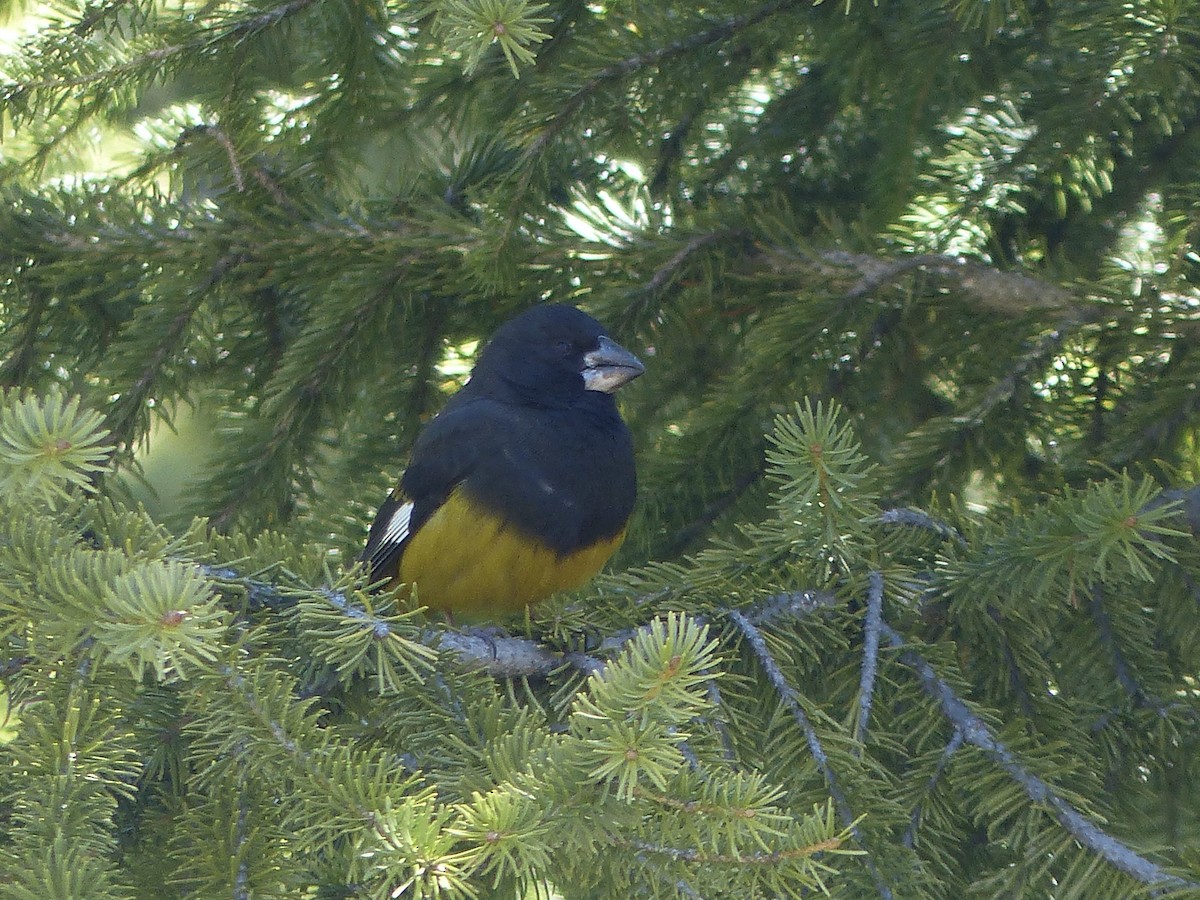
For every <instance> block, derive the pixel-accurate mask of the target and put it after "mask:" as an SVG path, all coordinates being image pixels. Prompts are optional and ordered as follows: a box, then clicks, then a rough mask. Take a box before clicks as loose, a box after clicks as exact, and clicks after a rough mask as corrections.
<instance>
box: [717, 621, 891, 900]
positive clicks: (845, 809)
mask: <svg viewBox="0 0 1200 900" xmlns="http://www.w3.org/2000/svg"><path fill="white" fill-rule="evenodd" d="M729 619H730V621H732V622H733V623H734V625H736V626H737V628H738V630H739V631H741V632H742V635H743V636H744V637H745V638H746V642H747V643H748V644H749V645H750V649H751V650H752V651H753V653H754V656H755V658H757V659H758V663H759V665H760V666H761V667H762V670H763V672H764V673H765V674H766V676H767V680H768V681H770V682H771V686H772V687H773V688H774V689H775V693H776V694H777V695H778V696H779V699H780V700H782V701H783V704H784V706H786V707H787V709H788V712H790V713H791V714H792V718H794V719H795V720H796V724H797V725H799V726H800V730H801V731H802V732H804V740H805V742H806V743H807V744H808V750H809V753H811V754H812V758H813V762H815V763H816V765H817V770H818V771H819V772H820V773H821V777H822V778H823V779H824V780H825V786H826V788H827V789H828V790H829V796H830V797H832V798H833V802H834V804H835V805H836V807H837V811H838V818H840V819H841V820H842V825H844V826H845V827H846V829H847V830H848V831H849V832H850V834H851V835H853V836H854V839H855V840H856V841H857V842H858V843H859V845H860V846H863V847H864V848H865V846H866V844H865V843H864V841H863V839H862V831H861V830H860V829H859V827H858V825H857V824H856V822H857V821H858V820H857V819H856V818H855V816H854V813H853V812H851V810H850V804H849V802H848V801H847V800H846V794H845V792H844V791H843V790H842V788H841V785H840V784H839V783H838V780H837V774H836V773H835V772H834V771H833V767H832V766H831V765H830V763H829V755H828V754H827V753H826V752H825V748H824V746H823V745H822V744H821V738H820V736H819V735H818V734H817V731H816V729H815V728H813V725H812V722H810V721H809V718H808V715H807V714H806V713H805V712H804V707H803V706H802V705H801V703H800V699H799V695H798V694H797V692H796V689H795V688H793V687H792V686H791V685H790V684H788V681H787V677H786V676H785V675H784V674H783V670H782V669H780V668H779V663H777V662H776V661H775V657H774V655H772V653H771V649H770V648H769V647H768V646H767V642H766V639H764V638H763V635H762V632H761V631H759V630H758V627H757V626H756V625H754V623H752V622H751V621H750V619H749V618H748V617H747V616H746V615H745V614H744V613H742V612H741V611H739V610H736V609H734V610H730V611H729ZM866 865H867V869H868V870H869V871H870V873H871V878H872V879H873V880H874V881H875V887H876V888H877V889H878V891H879V896H880V897H883V898H884V900H891V898H892V890H891V888H890V887H888V885H887V884H885V883H884V881H883V879H882V877H881V876H880V874H879V870H878V869H877V868H876V866H875V864H874V862H872V860H871V857H870V856H867V857H866Z"/></svg>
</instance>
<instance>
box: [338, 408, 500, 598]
mask: <svg viewBox="0 0 1200 900" xmlns="http://www.w3.org/2000/svg"><path fill="white" fill-rule="evenodd" d="M499 406H500V405H499V404H496V403H492V402H490V401H485V400H476V401H474V402H470V403H463V404H461V405H458V406H455V405H454V401H453V400H452V401H451V404H450V405H448V406H447V407H446V409H445V410H443V411H442V412H441V414H440V415H438V416H437V417H436V418H435V419H434V420H433V421H432V422H430V423H429V424H428V425H427V426H426V427H425V430H424V431H422V432H421V434H420V435H419V436H418V438H417V441H416V443H415V444H414V445H413V450H412V459H411V461H410V462H409V465H408V469H407V470H406V471H405V472H404V475H403V476H402V477H401V479H400V484H399V486H398V487H396V489H395V490H393V491H392V493H391V494H389V495H388V498H387V499H386V500H385V501H383V505H382V506H380V507H379V511H378V512H377V513H376V514H375V521H374V523H372V525H371V531H370V533H369V534H368V535H367V545H366V547H364V548H363V552H362V553H361V554H359V559H360V560H362V561H363V562H365V563H367V565H368V567H369V569H370V571H371V577H372V578H373V579H380V578H387V577H393V578H394V577H395V576H396V575H397V574H398V573H399V569H400V557H401V556H402V555H403V554H404V547H405V545H406V544H407V543H408V540H409V538H411V537H412V536H413V535H414V534H416V532H417V529H419V528H420V527H421V525H423V524H424V523H425V521H426V520H427V519H428V518H429V517H430V516H431V515H433V513H434V511H435V510H436V509H437V508H438V507H439V506H441V505H442V504H443V503H445V502H446V498H447V497H449V496H450V494H451V492H452V491H453V490H454V489H455V488H456V487H457V486H458V485H460V484H462V482H463V481H465V480H466V479H467V478H468V477H469V476H470V475H471V473H472V472H474V471H475V469H476V468H477V466H478V464H479V460H480V459H482V458H486V456H487V455H488V453H489V452H490V448H494V447H495V444H496V434H497V423H498V421H503V416H502V415H501V416H498V415H497V413H498V412H500V410H499V409H497V407H499Z"/></svg>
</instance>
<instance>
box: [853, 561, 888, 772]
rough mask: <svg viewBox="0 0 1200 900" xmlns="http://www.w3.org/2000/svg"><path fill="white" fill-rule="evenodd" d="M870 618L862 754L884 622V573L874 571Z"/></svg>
mask: <svg viewBox="0 0 1200 900" xmlns="http://www.w3.org/2000/svg"><path fill="white" fill-rule="evenodd" d="M868 578H869V582H870V587H869V588H868V589H867V621H866V624H865V625H864V626H863V666H862V677H861V678H860V679H859V685H858V742H859V753H860V754H861V753H862V745H864V744H866V743H867V727H868V725H869V724H870V721H871V701H872V699H873V698H874V695H875V675H876V672H877V671H878V669H879V626H880V624H881V622H882V621H883V575H882V574H881V573H880V572H879V571H878V570H872V571H871V574H870V575H869V576H868Z"/></svg>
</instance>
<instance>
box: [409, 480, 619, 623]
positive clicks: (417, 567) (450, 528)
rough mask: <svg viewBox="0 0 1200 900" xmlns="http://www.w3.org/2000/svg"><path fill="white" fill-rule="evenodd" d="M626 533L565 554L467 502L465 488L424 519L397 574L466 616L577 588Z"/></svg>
mask: <svg viewBox="0 0 1200 900" xmlns="http://www.w3.org/2000/svg"><path fill="white" fill-rule="evenodd" d="M624 538H625V532H624V531H622V532H621V533H620V534H618V535H616V536H615V537H613V538H610V539H608V540H603V541H601V542H600V543H598V544H593V545H592V546H590V547H586V548H584V549H583V550H579V551H576V552H575V553H569V554H565V555H560V554H558V553H557V552H555V551H554V550H552V549H550V548H549V547H547V546H546V545H545V544H543V543H541V542H540V541H538V540H537V539H536V538H532V537H530V536H528V535H526V534H522V533H521V532H519V531H517V530H515V529H513V528H511V527H507V526H505V525H504V524H503V523H502V522H501V521H500V520H499V519H497V518H495V517H494V516H491V515H488V514H486V513H484V514H480V512H479V511H478V510H477V509H471V508H469V506H468V504H467V502H466V499H465V498H464V497H463V495H462V494H461V492H457V491H456V492H455V493H454V494H451V496H450V498H449V499H448V500H447V501H446V502H445V503H444V504H443V505H442V506H441V507H440V508H439V509H438V510H437V511H436V512H435V513H434V514H433V515H432V516H430V517H429V519H428V520H427V521H425V522H424V523H423V524H422V525H421V527H420V528H418V529H417V533H416V534H414V535H413V536H412V537H411V538H410V539H409V541H408V544H407V545H406V546H405V548H404V555H403V556H402V557H401V558H400V581H402V582H404V583H405V584H410V585H414V586H415V587H416V595H417V600H418V602H419V603H420V604H421V605H422V606H428V607H430V608H431V609H437V610H444V611H448V612H451V613H453V614H454V615H455V616H461V617H463V618H488V617H495V616H501V615H504V614H507V613H512V612H516V611H518V610H520V609H521V608H522V607H524V606H528V605H529V604H531V603H537V602H538V601H539V600H544V599H545V598H546V597H549V596H550V595H551V594H553V593H555V592H557V591H565V590H569V589H571V588H575V587H579V585H581V584H583V583H584V582H585V581H587V580H588V579H589V578H591V577H592V576H593V575H595V574H596V573H597V572H599V571H600V569H601V568H602V567H603V566H604V564H605V563H606V562H607V561H608V558H609V557H610V556H612V555H613V552H614V551H616V549H617V548H618V547H619V546H621V541H622V540H624Z"/></svg>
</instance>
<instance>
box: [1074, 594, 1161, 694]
mask: <svg viewBox="0 0 1200 900" xmlns="http://www.w3.org/2000/svg"><path fill="white" fill-rule="evenodd" d="M1089 593H1090V594H1091V602H1090V603H1089V604H1088V606H1089V607H1090V609H1091V613H1092V621H1093V622H1095V623H1096V633H1097V634H1098V635H1099V637H1100V643H1101V644H1102V645H1103V646H1104V648H1105V649H1106V650H1107V651H1108V655H1109V656H1110V657H1111V659H1112V667H1113V676H1114V677H1115V678H1116V679H1117V684H1119V685H1121V687H1122V689H1124V691H1125V693H1127V694H1128V695H1129V697H1130V699H1131V700H1133V702H1134V704H1136V705H1137V706H1143V705H1146V704H1147V703H1152V701H1151V700H1150V698H1149V697H1147V696H1146V692H1145V691H1143V690H1142V686H1141V685H1140V684H1138V683H1137V679H1136V678H1134V677H1133V675H1132V673H1130V671H1129V664H1128V663H1127V662H1126V661H1125V654H1124V653H1122V652H1121V647H1120V646H1119V645H1118V644H1117V637H1116V635H1115V634H1113V627H1112V618H1111V617H1110V616H1109V615H1108V610H1107V609H1105V608H1104V589H1103V588H1102V587H1101V586H1100V585H1099V584H1093V585H1092V589H1091V591H1089ZM1153 705H1155V706H1161V705H1162V704H1153Z"/></svg>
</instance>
